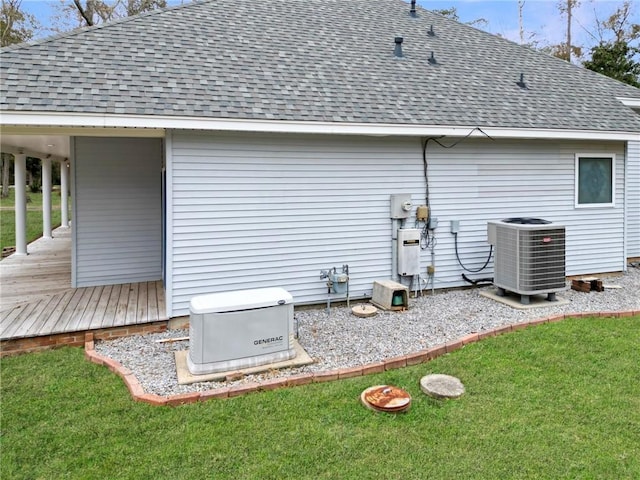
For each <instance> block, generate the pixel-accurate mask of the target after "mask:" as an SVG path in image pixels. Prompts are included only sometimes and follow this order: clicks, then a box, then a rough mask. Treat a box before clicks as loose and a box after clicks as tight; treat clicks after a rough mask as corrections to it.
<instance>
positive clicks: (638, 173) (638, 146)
mask: <svg viewBox="0 0 640 480" xmlns="http://www.w3.org/2000/svg"><path fill="white" fill-rule="evenodd" d="M627 152H628V153H627V156H628V160H627V170H628V173H627V198H628V203H627V256H628V257H630V258H637V257H640V141H638V142H629V143H628V144H627Z"/></svg>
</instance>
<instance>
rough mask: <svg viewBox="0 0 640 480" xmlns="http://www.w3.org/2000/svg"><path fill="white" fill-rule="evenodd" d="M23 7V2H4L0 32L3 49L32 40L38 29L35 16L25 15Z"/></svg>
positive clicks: (7, 0)
mask: <svg viewBox="0 0 640 480" xmlns="http://www.w3.org/2000/svg"><path fill="white" fill-rule="evenodd" d="M21 7H22V0H2V10H1V13H0V30H1V35H2V46H3V47H6V46H7V45H13V44H14V43H22V42H26V41H28V40H31V38H32V37H33V32H34V30H35V29H36V28H37V27H38V22H36V19H35V18H34V17H33V15H30V14H28V13H24V12H23V11H22V8H21Z"/></svg>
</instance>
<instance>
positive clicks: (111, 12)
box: [63, 0, 167, 26]
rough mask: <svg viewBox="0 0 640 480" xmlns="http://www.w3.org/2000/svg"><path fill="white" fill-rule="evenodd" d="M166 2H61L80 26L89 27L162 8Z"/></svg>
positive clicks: (153, 0) (154, 0)
mask: <svg viewBox="0 0 640 480" xmlns="http://www.w3.org/2000/svg"><path fill="white" fill-rule="evenodd" d="M166 6H167V1H166V0H111V1H107V0H84V1H83V0H67V1H64V0H63V7H64V9H65V10H66V11H67V12H68V13H72V14H74V15H75V16H76V17H77V19H78V22H79V25H80V26H91V25H97V24H99V23H103V22H108V21H111V20H115V19H116V18H122V17H129V16H131V15H136V14H138V13H142V12H148V11H151V10H155V9H156V8H164V7H166Z"/></svg>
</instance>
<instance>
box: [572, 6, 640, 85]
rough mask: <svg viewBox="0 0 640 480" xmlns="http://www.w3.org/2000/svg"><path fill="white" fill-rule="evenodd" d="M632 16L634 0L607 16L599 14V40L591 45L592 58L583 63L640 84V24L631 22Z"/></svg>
mask: <svg viewBox="0 0 640 480" xmlns="http://www.w3.org/2000/svg"><path fill="white" fill-rule="evenodd" d="M631 18H633V16H632V6H631V1H630V0H625V1H624V2H623V3H622V5H621V6H620V7H618V8H617V9H616V10H615V11H614V12H613V13H612V14H611V15H610V16H609V18H607V19H606V20H602V21H601V20H599V19H597V18H596V27H597V30H598V31H597V34H598V38H599V44H598V45H596V46H595V47H593V48H592V49H591V59H590V60H587V61H585V62H584V63H583V65H584V66H585V67H586V68H588V69H589V70H593V71H595V72H598V73H602V74H603V75H607V76H608V77H611V78H615V79H616V80H620V81H621V82H624V83H628V84H629V85H633V86H634V87H640V59H639V57H640V25H639V24H637V23H633V22H631V21H630V19H631ZM593 36H594V37H595V35H593Z"/></svg>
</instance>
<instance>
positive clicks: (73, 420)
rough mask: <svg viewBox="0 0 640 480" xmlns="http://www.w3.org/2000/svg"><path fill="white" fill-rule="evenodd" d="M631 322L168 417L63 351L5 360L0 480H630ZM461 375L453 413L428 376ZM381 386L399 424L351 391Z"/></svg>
mask: <svg viewBox="0 0 640 480" xmlns="http://www.w3.org/2000/svg"><path fill="white" fill-rule="evenodd" d="M638 322H640V317H635V318H619V319H580V320H567V321H565V322H561V323H554V324H549V325H543V326H539V327H536V328H532V329H527V330H523V331H518V332H515V333H511V334H508V335H503V336H500V337H496V338H490V339H486V340H483V341H482V342H479V343H476V344H472V345H468V346H466V347H465V348H464V349H462V350H459V351H456V352H454V353H452V354H449V355H446V356H444V357H441V358H439V359H436V360H434V361H432V362H430V363H428V364H424V365H419V366H416V367H410V368H404V369H400V370H393V371H389V372H385V373H384V374H378V375H372V376H367V377H362V378H356V379H349V380H343V381H338V382H331V383H323V384H313V385H308V386H304V387H296V388H291V389H282V390H276V391H272V392H263V393H256V394H251V395H247V396H245V397H240V398H234V399H228V400H214V401H209V402H205V403H202V404H195V405H186V406H182V407H178V408H169V407H153V406H149V405H146V404H142V403H136V402H133V401H132V400H131V399H130V397H129V395H128V392H127V390H126V388H125V386H124V384H123V383H122V381H121V380H120V379H119V378H118V377H116V376H115V375H114V374H112V373H111V372H109V371H108V370H107V369H106V368H104V367H100V366H97V365H94V364H91V363H89V362H87V361H85V360H84V359H83V354H82V351H81V349H77V348H65V349H60V350H54V351H46V352H42V353H37V354H27V355H21V356H18V357H12V358H6V359H3V360H2V364H1V373H2V385H1V393H2V411H1V415H2V424H1V428H2V433H1V436H0V447H1V448H2V456H1V459H0V462H1V464H0V465H1V467H2V472H3V477H4V478H16V479H20V478H25V479H27V478H29V479H32V478H127V479H137V478H140V479H147V478H171V479H194V478H216V479H226V478H229V479H271V478H272V479H282V478H296V479H307V478H310V479H314V480H315V479H334V478H340V479H369V478H371V479H373V478H375V479H379V478H405V479H418V478H436V479H437V478H443V479H444V478H446V479H451V478H474V479H483V478H486V479H496V478H500V479H508V478H517V479H527V478H532V479H533V478H536V479H537V478H616V479H624V478H628V479H632V478H640V378H639V377H638V365H639V364H640V349H638V345H639V344H640V328H638V326H639V323H638ZM433 372H438V373H448V374H451V375H455V376H457V377H459V378H460V379H461V380H462V381H463V382H464V384H465V386H466V388H467V393H466V394H465V395H464V396H463V397H461V398H460V399H458V400H454V401H435V400H432V399H429V398H428V397H426V396H424V395H423V394H422V393H421V392H420V389H419V379H420V378H421V377H422V376H423V375H426V374H428V373H433ZM382 383H385V384H386V383H388V384H394V385H397V386H399V387H402V388H405V389H407V390H408V391H409V392H410V393H411V394H412V396H413V404H412V407H411V410H410V411H409V412H408V413H406V414H401V415H397V416H393V415H385V414H377V413H375V412H371V411H369V410H367V409H365V408H364V407H362V406H361V405H360V404H359V400H358V397H359V394H360V392H361V391H362V390H363V389H364V388H366V387H368V386H371V385H375V384H382Z"/></svg>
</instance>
